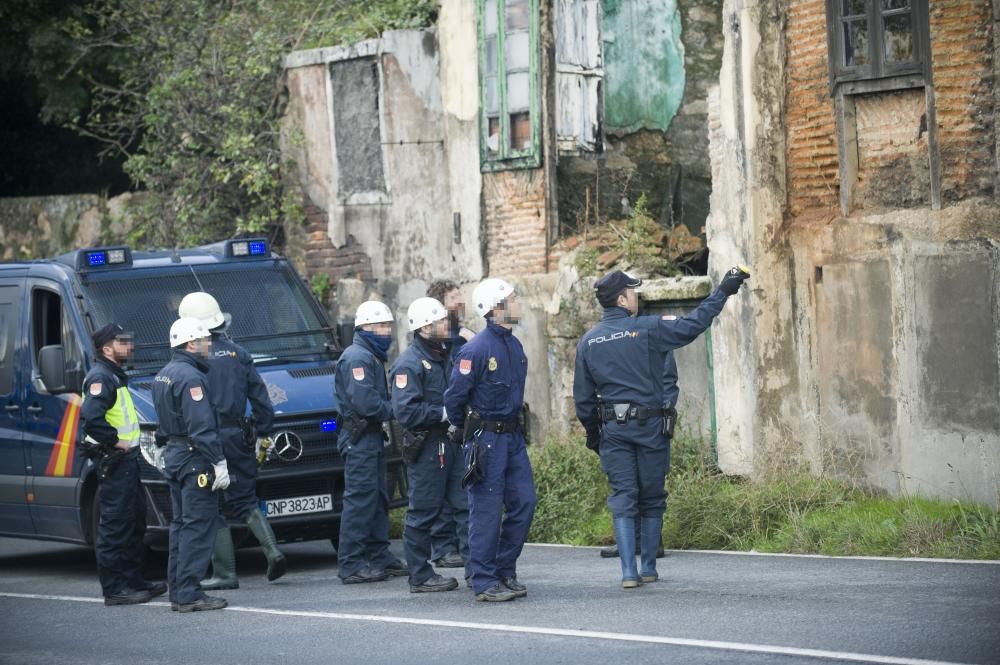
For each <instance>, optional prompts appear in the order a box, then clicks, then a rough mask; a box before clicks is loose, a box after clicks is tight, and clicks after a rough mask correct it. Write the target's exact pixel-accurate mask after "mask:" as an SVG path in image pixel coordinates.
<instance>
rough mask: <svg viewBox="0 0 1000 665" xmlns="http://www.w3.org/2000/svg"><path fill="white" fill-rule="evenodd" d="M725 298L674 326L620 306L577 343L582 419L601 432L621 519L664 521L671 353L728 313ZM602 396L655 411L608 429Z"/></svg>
mask: <svg viewBox="0 0 1000 665" xmlns="http://www.w3.org/2000/svg"><path fill="white" fill-rule="evenodd" d="M726 298H727V296H726V294H725V293H723V292H722V291H719V290H715V291H714V292H712V294H711V295H710V296H709V297H707V298H706V299H705V300H704V301H702V303H701V304H700V305H699V306H698V308H697V309H695V310H694V311H693V312H691V313H690V314H688V315H687V316H684V317H680V318H677V319H673V320H671V319H667V318H662V317H659V316H639V317H633V316H629V313H628V311H626V310H625V309H623V308H621V307H609V308H606V309H605V310H604V317H603V318H602V320H601V322H600V323H598V324H597V325H596V326H594V328H592V329H591V330H590V331H588V332H587V333H586V334H585V335H584V336H583V339H581V340H580V342H579V344H578V345H577V348H576V373H575V376H574V379H573V398H574V400H575V402H576V415H577V418H579V419H580V422H581V423H583V426H584V428H585V429H587V431H595V430H597V429H598V428H601V438H600V442H601V443H600V455H601V464H602V466H603V467H604V471H605V473H607V474H608V481H609V482H610V484H611V490H612V492H611V496H610V497H609V498H608V507H609V508H610V510H611V513H612V515H613V516H614V517H615V518H624V517H628V518H634V517H636V516H637V515H638V516H642V517H658V518H660V519H662V516H663V511H664V508H665V506H666V491H665V489H664V478H665V476H666V473H667V469H668V468H669V465H670V445H669V441H668V440H667V438H666V437H665V436H664V432H663V416H662V411H659V413H657V410H662V408H663V406H664V404H666V403H667V402H668V401H669V399H670V398H668V395H667V394H666V390H667V386H666V385H665V374H667V373H668V372H669V369H668V368H667V355H668V354H669V353H670V351H672V350H673V349H676V348H679V347H681V346H684V345H686V344H689V343H690V342H692V341H693V340H694V339H695V338H697V337H698V335H700V334H701V333H702V332H704V331H705V330H706V329H707V328H708V327H709V326H710V325H711V323H712V320H713V319H714V318H715V317H716V316H717V315H718V314H719V312H721V311H722V307H723V305H725V302H726ZM674 372H675V373H676V365H675V368H674ZM674 388H676V381H675V382H674ZM598 396H600V399H601V402H602V404H603V405H604V406H605V407H608V408H610V407H611V405H613V404H626V403H627V404H630V405H633V406H638V407H645V408H646V409H649V413H650V415H649V416H648V417H646V418H639V417H630V419H629V420H628V422H627V423H625V424H619V423H618V422H616V421H615V419H614V418H612V419H610V420H609V421H608V422H606V423H602V420H604V417H603V415H602V414H600V413H599V412H598ZM672 399H674V400H676V396H674V397H673V398H672Z"/></svg>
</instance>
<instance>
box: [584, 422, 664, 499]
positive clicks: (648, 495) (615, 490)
mask: <svg viewBox="0 0 1000 665" xmlns="http://www.w3.org/2000/svg"><path fill="white" fill-rule="evenodd" d="M600 454H601V467H602V468H603V469H604V472H605V473H606V474H607V475H608V484H610V485H611V495H610V496H609V497H608V509H609V510H610V511H611V514H612V516H614V517H616V518H618V517H637V516H641V517H661V516H662V515H663V511H664V510H665V509H666V507H667V491H666V488H665V483H666V476H667V472H668V471H669V470H670V441H669V439H667V437H666V436H665V435H664V434H663V419H662V418H651V419H649V420H648V421H646V422H645V423H641V424H640V423H639V422H637V421H631V422H628V423H625V424H618V423H616V422H610V423H607V424H605V425H604V429H603V430H602V432H601V449H600Z"/></svg>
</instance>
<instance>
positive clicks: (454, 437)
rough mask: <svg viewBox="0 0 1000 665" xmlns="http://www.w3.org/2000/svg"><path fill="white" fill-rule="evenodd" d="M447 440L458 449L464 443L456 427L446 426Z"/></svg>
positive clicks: (459, 430)
mask: <svg viewBox="0 0 1000 665" xmlns="http://www.w3.org/2000/svg"><path fill="white" fill-rule="evenodd" d="M446 436H447V437H448V440H449V441H451V442H452V443H454V444H455V445H456V446H458V447H460V448H461V447H462V444H463V443H465V441H463V440H462V430H461V429H460V428H459V427H457V426H456V425H448V434H447V435H446Z"/></svg>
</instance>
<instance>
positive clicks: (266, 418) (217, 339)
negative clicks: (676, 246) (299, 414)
mask: <svg viewBox="0 0 1000 665" xmlns="http://www.w3.org/2000/svg"><path fill="white" fill-rule="evenodd" d="M208 366H209V367H210V368H211V370H212V371H210V372H209V373H208V386H209V390H210V392H209V395H211V396H212V406H214V407H215V410H216V411H218V413H219V420H220V422H221V423H224V424H229V423H233V422H235V421H236V420H238V419H239V418H242V417H243V416H244V415H246V411H247V399H249V400H250V408H251V410H252V413H253V417H254V429H255V430H256V432H257V434H258V435H260V436H267V435H268V434H270V433H271V430H272V429H273V428H274V407H273V406H271V399H270V398H269V397H268V396H267V385H265V383H264V380H263V379H261V378H260V374H258V373H257V368H256V367H254V365H253V358H252V357H251V356H250V354H249V353H247V351H246V349H244V348H243V347H242V346H240V345H238V344H235V343H233V342H232V341H231V340H229V339H228V338H226V337H224V336H222V335H220V334H213V335H212V352H211V353H210V354H209V356H208Z"/></svg>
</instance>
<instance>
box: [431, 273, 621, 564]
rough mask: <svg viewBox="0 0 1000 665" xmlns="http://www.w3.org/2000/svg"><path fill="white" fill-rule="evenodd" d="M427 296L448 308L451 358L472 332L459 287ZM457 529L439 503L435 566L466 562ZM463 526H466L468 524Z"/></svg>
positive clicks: (437, 286) (443, 285)
mask: <svg viewBox="0 0 1000 665" xmlns="http://www.w3.org/2000/svg"><path fill="white" fill-rule="evenodd" d="M427 297H428V298H434V299H435V300H437V301H438V302H440V303H442V304H443V305H444V306H445V308H446V309H447V310H448V347H449V350H450V355H451V357H452V358H454V357H455V356H456V355H458V352H459V350H460V349H461V348H462V347H463V346H464V345H465V343H466V342H468V341H469V340H470V339H472V336H473V335H475V333H474V332H472V331H471V330H469V329H468V328H466V327H464V326H463V325H462V321H464V320H465V300H464V299H463V298H462V290H461V289H460V288H459V287H458V284H456V283H455V282H453V281H451V280H450V279H439V280H436V281H434V282H431V285H430V286H428V287H427ZM449 373H450V368H449ZM458 528H459V527H458V525H457V524H456V523H455V518H454V516H453V515H452V514H451V507H450V506H448V505H447V504H445V505H443V506H441V511H440V512H439V513H438V516H437V519H435V520H434V525H433V526H432V527H431V558H432V559H433V560H434V566H435V567H436V568H462V567H463V566H465V565H466V560H465V559H463V558H462V555H461V554H460V553H459V551H458V549H459V540H458V539H459V532H458ZM462 528H464V529H467V528H468V525H466V526H465V527H462ZM462 537H463V538H466V539H468V534H462ZM616 556H617V555H616ZM466 558H467V557H466Z"/></svg>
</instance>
